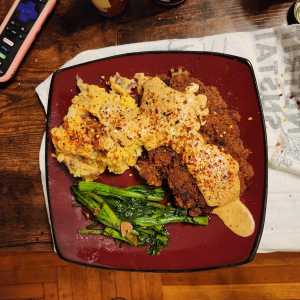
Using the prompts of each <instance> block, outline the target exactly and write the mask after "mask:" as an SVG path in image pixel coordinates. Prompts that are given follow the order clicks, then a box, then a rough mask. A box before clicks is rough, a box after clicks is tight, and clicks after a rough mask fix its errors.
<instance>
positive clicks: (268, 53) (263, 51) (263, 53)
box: [256, 44, 277, 62]
mask: <svg viewBox="0 0 300 300" xmlns="http://www.w3.org/2000/svg"><path fill="white" fill-rule="evenodd" d="M256 48H257V51H258V56H257V61H258V62H262V61H263V60H265V59H267V58H270V57H272V55H274V54H276V52H277V48H276V46H270V45H263V44H256Z"/></svg>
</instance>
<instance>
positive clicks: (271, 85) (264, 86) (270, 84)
mask: <svg viewBox="0 0 300 300" xmlns="http://www.w3.org/2000/svg"><path fill="white" fill-rule="evenodd" d="M260 88H261V90H262V91H263V92H267V91H268V89H269V90H270V91H274V90H276V89H277V85H276V83H275V82H274V81H273V80H272V78H271V77H264V79H263V80H262V81H261V83H260Z"/></svg>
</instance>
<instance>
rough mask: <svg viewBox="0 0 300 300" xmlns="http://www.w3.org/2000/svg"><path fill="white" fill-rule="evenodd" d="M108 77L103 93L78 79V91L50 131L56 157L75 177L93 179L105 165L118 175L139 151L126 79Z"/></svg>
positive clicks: (133, 106)
mask: <svg viewBox="0 0 300 300" xmlns="http://www.w3.org/2000/svg"><path fill="white" fill-rule="evenodd" d="M119 79H120V77H119V76H115V77H112V78H111V82H113V83H114V85H113V89H112V90H111V91H109V92H107V91H106V90H105V89H104V88H100V87H99V86H96V85H89V84H85V83H83V81H82V80H81V79H78V82H77V85H78V87H79V89H80V93H79V94H78V95H77V96H75V97H74V99H73V100H72V105H71V106H70V107H69V111H68V114H67V115H66V116H65V118H64V122H63V124H62V125H61V126H60V127H56V128H53V129H52V130H51V134H52V141H53V144H54V146H55V150H56V158H57V160H58V161H59V162H64V163H65V164H66V166H67V167H68V169H69V171H70V173H71V174H72V175H74V176H75V177H82V178H85V179H87V180H92V179H95V178H97V177H98V176H99V175H100V174H102V173H103V172H104V171H105V170H106V168H108V170H109V171H110V172H113V173H115V174H122V173H123V172H124V171H126V170H127V169H128V168H129V167H130V166H134V165H135V163H136V161H137V158H138V157H139V156H140V155H141V153H142V145H141V142H140V141H139V138H138V130H139V127H138V124H137V122H136V120H137V117H138V114H139V108H138V107H137V105H136V103H135V100H134V99H133V98H132V97H131V96H130V94H129V93H128V92H125V91H126V88H128V86H127V85H128V81H127V80H126V81H125V82H120V83H119V84H117V83H116V81H119Z"/></svg>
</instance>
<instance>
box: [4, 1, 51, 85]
mask: <svg viewBox="0 0 300 300" xmlns="http://www.w3.org/2000/svg"><path fill="white" fill-rule="evenodd" d="M20 1H21V0H16V1H15V2H14V4H13V5H12V7H11V9H10V10H9V12H8V14H7V16H6V17H5V19H4V21H3V23H2V24H1V25H0V34H1V33H2V31H3V30H4V28H5V27H6V25H7V23H8V22H9V20H10V18H11V16H12V15H13V13H14V11H15V9H16V7H17V5H18V4H19V2H20ZM55 4H56V0H48V2H47V4H46V6H45V8H44V9H43V11H42V13H41V14H40V15H39V17H38V19H37V20H36V21H35V23H34V25H33V27H32V28H31V30H30V32H29V33H28V35H27V36H26V38H25V40H24V41H23V44H22V46H21V47H20V49H19V51H18V53H17V54H16V56H15V58H14V60H13V61H12V63H11V65H10V66H9V68H8V70H7V71H6V73H5V74H4V75H3V76H2V77H0V82H6V81H8V80H9V79H11V78H12V77H13V75H14V74H15V72H16V70H17V68H18V67H19V65H20V64H21V62H22V59H23V58H24V56H25V54H26V53H27V51H28V50H29V48H30V46H31V44H32V43H33V41H34V40H35V37H36V35H37V34H38V33H39V31H40V30H41V28H42V25H43V23H44V22H45V20H46V19H47V17H48V15H49V14H50V13H51V11H52V10H53V8H54V6H55Z"/></svg>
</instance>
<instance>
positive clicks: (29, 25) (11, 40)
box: [0, 0, 56, 83]
mask: <svg viewBox="0 0 300 300" xmlns="http://www.w3.org/2000/svg"><path fill="white" fill-rule="evenodd" d="M55 4H56V0H16V1H15V2H14V3H13V5H12V7H11V8H10V10H9V12H8V14H7V15H6V17H5V18H4V21H3V22H2V24H1V25H0V83H3V82H6V81H8V80H10V79H11V78H12V77H13V75H14V74H15V72H16V70H17V69H18V67H19V65H20V64H21V62H22V60H23V58H24V56H25V54H26V53H27V51H28V50H29V48H30V46H31V45H32V43H33V42H34V40H35V38H36V36H37V34H38V32H39V31H40V29H41V27H42V25H43V23H44V22H45V21H46V19H47V17H48V15H49V14H50V13H51V11H52V10H53V9H54V6H55Z"/></svg>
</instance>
